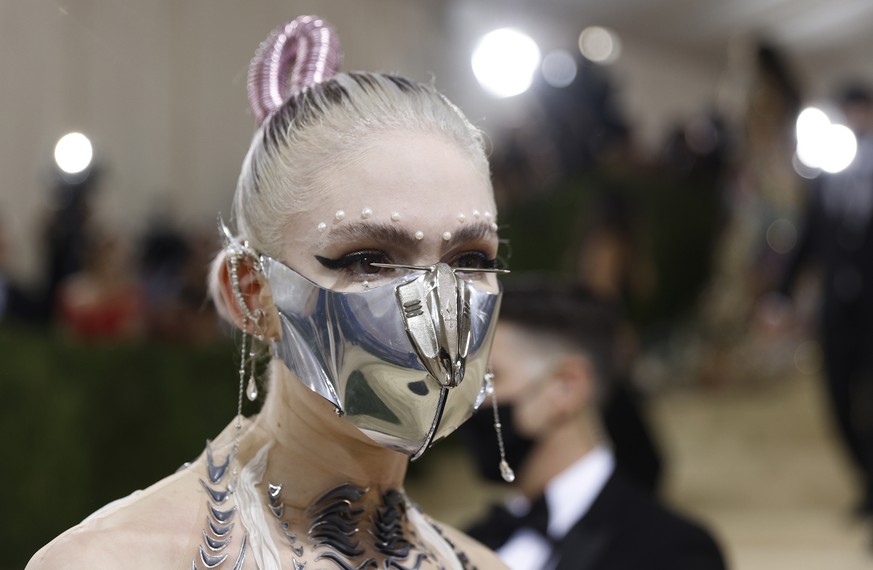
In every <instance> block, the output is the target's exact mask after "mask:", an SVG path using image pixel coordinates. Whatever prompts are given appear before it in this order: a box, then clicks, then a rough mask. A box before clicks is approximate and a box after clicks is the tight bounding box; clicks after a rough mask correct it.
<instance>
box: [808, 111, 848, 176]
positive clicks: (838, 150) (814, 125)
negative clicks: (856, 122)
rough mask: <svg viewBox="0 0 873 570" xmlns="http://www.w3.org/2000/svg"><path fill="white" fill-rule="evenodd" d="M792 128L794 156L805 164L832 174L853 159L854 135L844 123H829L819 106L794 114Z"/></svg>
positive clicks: (842, 168)
mask: <svg viewBox="0 0 873 570" xmlns="http://www.w3.org/2000/svg"><path fill="white" fill-rule="evenodd" d="M796 128H797V158H798V160H800V162H802V163H803V164H804V165H805V166H807V167H809V168H812V169H821V170H824V171H825V172H830V173H832V174H834V173H837V172H840V171H842V170H845V169H846V168H848V166H849V165H850V164H852V161H853V160H855V154H856V153H857V152H858V141H857V139H856V138H855V134H854V133H853V132H852V130H851V129H849V127H847V126H845V125H837V124H834V123H832V122H831V120H830V119H829V118H828V116H827V114H825V112H824V111H822V110H821V109H817V108H815V107H808V108H806V109H804V110H803V111H802V112H801V113H800V115H799V116H798V117H797V126H796Z"/></svg>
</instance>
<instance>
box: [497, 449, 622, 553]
mask: <svg viewBox="0 0 873 570" xmlns="http://www.w3.org/2000/svg"><path fill="white" fill-rule="evenodd" d="M614 469H615V457H614V456H613V454H612V451H611V450H610V449H609V448H607V447H604V446H597V447H595V448H594V449H592V450H591V451H589V452H588V453H586V454H585V455H584V456H583V457H581V458H580V459H579V460H578V461H576V462H575V463H574V464H572V465H571V466H569V467H568V468H566V469H565V470H563V471H562V472H561V473H559V474H558V475H557V476H556V477H554V478H553V479H552V480H551V481H549V483H548V484H547V485H546V489H545V493H544V494H545V497H546V505H548V508H549V536H550V537H551V538H552V539H553V540H560V539H562V538H563V537H564V535H566V534H567V532H569V530H570V529H571V528H573V525H575V524H576V523H577V522H578V521H579V519H581V518H582V517H583V516H584V515H585V513H587V512H588V509H589V508H591V504H592V503H593V502H594V500H595V499H596V498H597V496H598V495H600V491H601V490H603V486H604V485H606V481H607V480H608V479H609V477H610V476H611V475H612V472H613V470H614ZM506 507H507V509H509V511H510V512H512V513H516V514H519V515H523V514H524V513H526V512H527V511H528V510H529V509H530V503H529V502H528V501H527V499H525V498H524V497H522V496H515V497H512V498H511V499H510V500H509V501H508V502H507V505H506ZM551 552H552V547H551V545H550V544H549V541H548V540H547V539H546V538H545V537H543V536H540V535H539V533H537V532H536V531H534V530H531V529H526V528H523V529H521V530H518V531H516V532H515V534H513V535H512V537H511V538H510V539H509V540H508V541H507V542H506V544H504V545H503V546H502V547H500V548H499V549H498V550H497V555H498V556H499V557H500V559H501V560H503V562H505V563H506V565H507V566H509V567H510V568H511V569H512V570H540V569H542V568H543V567H544V566H545V565H546V563H547V562H549V555H550V554H551ZM552 565H553V564H552ZM552 565H550V566H552Z"/></svg>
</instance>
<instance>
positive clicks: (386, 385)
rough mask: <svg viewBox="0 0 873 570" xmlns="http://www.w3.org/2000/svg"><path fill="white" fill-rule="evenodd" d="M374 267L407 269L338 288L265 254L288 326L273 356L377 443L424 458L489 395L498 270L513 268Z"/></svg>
mask: <svg viewBox="0 0 873 570" xmlns="http://www.w3.org/2000/svg"><path fill="white" fill-rule="evenodd" d="M372 265H374V266H377V267H386V268H391V269H396V270H401V273H402V272H403V271H406V272H407V273H406V274H405V275H402V276H401V277H399V278H397V279H395V280H393V281H389V282H386V283H385V284H384V285H378V286H374V287H371V288H369V289H365V290H362V291H334V290H331V289H325V288H323V287H320V286H319V285H317V284H315V283H313V282H312V281H310V280H308V279H306V278H305V277H303V276H302V275H300V274H299V273H297V272H296V271H294V270H293V269H291V268H290V267H288V266H286V265H284V264H282V263H281V262H279V261H277V260H275V259H272V258H270V257H266V256H261V267H262V268H263V272H264V275H265V276H266V278H267V281H268V282H269V284H270V288H271V291H272V294H273V301H274V302H275V304H276V307H277V309H278V311H279V321H280V328H281V331H282V336H281V338H280V339H278V340H276V341H274V343H273V354H274V355H275V356H276V357H278V358H280V359H281V360H282V361H283V362H284V363H285V365H286V366H287V367H288V369H289V370H291V371H292V372H293V373H294V374H295V375H296V376H297V378H299V379H300V381H301V382H303V384H305V385H306V386H308V387H309V388H310V389H311V390H313V391H314V392H316V393H318V394H319V395H321V396H322V397H323V398H325V399H326V400H328V401H329V402H330V403H331V404H333V405H334V407H335V408H336V411H337V413H338V414H339V415H341V416H344V417H345V419H346V420H347V421H349V422H351V423H352V424H353V425H354V426H355V427H357V428H358V429H360V430H361V431H362V432H363V433H364V434H365V435H367V436H368V437H369V438H371V439H372V440H373V441H375V442H376V443H378V444H380V445H383V446H385V447H389V448H391V449H395V450H397V451H401V452H403V453H405V454H407V455H409V456H410V457H411V458H412V459H416V458H418V457H419V456H421V454H423V453H424V452H425V451H426V450H427V448H428V447H429V446H430V445H432V444H433V442H435V441H438V440H439V439H441V438H443V437H445V436H446V435H448V434H449V433H451V432H452V431H454V430H455V429H456V428H457V427H458V426H459V425H461V424H462V423H463V422H464V421H466V420H467V419H468V418H469V417H470V415H471V414H472V413H473V412H474V411H475V410H476V409H477V408H478V406H479V404H481V402H482V400H483V399H484V397H485V382H484V376H485V372H486V368H487V361H488V353H489V351H490V348H491V340H492V338H493V333H494V327H495V325H496V316H497V310H498V307H499V305H500V286H499V284H498V283H497V281H496V279H494V277H493V276H491V275H489V274H491V273H497V272H504V271H503V270H482V269H465V268H452V267H449V266H448V265H446V264H445V263H438V264H436V265H432V266H414V265H388V264H372ZM469 274H479V275H469ZM465 277H466V278H465ZM465 379H467V381H464V380H465Z"/></svg>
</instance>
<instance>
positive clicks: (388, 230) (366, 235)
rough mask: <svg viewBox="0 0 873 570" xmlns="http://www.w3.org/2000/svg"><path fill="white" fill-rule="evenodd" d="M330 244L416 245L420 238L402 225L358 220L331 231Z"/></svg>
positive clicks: (328, 239)
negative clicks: (416, 237)
mask: <svg viewBox="0 0 873 570" xmlns="http://www.w3.org/2000/svg"><path fill="white" fill-rule="evenodd" d="M327 241H328V245H331V244H333V243H336V242H340V243H349V242H352V243H361V242H375V243H391V244H395V245H400V246H402V247H408V248H411V247H414V246H415V245H416V244H418V240H417V239H415V236H414V235H413V234H411V233H410V232H409V231H407V230H405V229H403V228H402V227H400V226H397V225H393V224H386V223H384V222H358V223H352V224H343V225H341V226H339V227H336V228H334V229H332V230H331V231H330V234H329V236H328V238H327Z"/></svg>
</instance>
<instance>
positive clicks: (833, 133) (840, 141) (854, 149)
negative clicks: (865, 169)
mask: <svg viewBox="0 0 873 570" xmlns="http://www.w3.org/2000/svg"><path fill="white" fill-rule="evenodd" d="M857 153H858V139H856V138H855V133H853V132H852V129H850V128H849V127H847V126H846V125H831V128H830V129H829V132H828V147H827V152H825V154H824V156H823V157H822V161H821V169H822V170H824V171H825V172H830V173H831V174H834V173H837V172H840V171H842V170H845V169H846V168H848V167H849V165H850V164H852V161H853V160H855V155H856V154H857Z"/></svg>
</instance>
